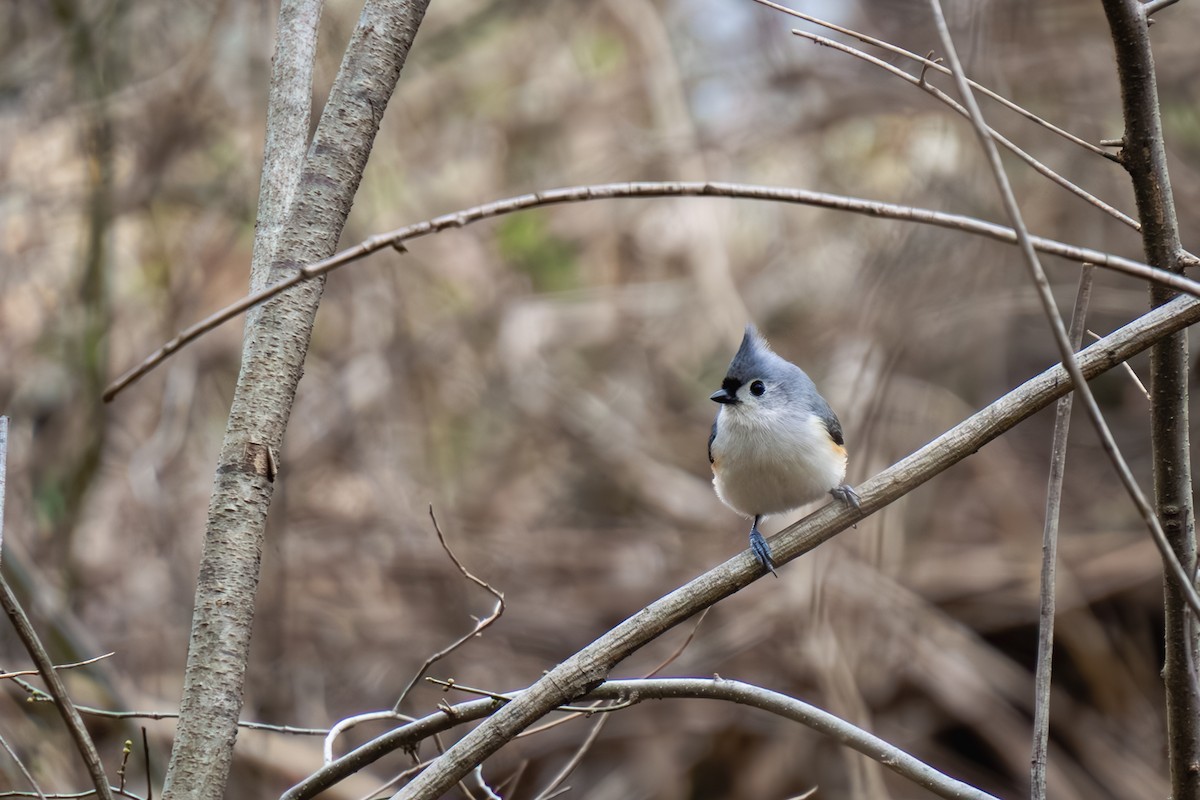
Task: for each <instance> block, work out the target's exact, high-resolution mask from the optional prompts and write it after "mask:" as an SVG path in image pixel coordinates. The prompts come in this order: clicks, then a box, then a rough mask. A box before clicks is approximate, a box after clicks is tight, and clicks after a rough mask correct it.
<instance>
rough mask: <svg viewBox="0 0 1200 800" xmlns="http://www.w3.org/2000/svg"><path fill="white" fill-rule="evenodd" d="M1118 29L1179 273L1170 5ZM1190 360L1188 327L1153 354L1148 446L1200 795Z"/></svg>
mask: <svg viewBox="0 0 1200 800" xmlns="http://www.w3.org/2000/svg"><path fill="white" fill-rule="evenodd" d="M1102 5H1103V7H1104V14H1105V17H1106V18H1107V19H1108V26H1109V29H1110V31H1111V33H1112V41H1113V49H1114V53H1115V55H1116V60H1117V77H1118V78H1119V80H1120V83H1121V108H1122V112H1123V116H1124V120H1125V130H1124V132H1123V135H1122V137H1121V139H1122V142H1123V144H1122V147H1121V164H1122V165H1123V166H1124V167H1125V169H1126V170H1127V171H1128V172H1129V177H1130V181H1131V183H1132V186H1133V194H1134V199H1135V200H1136V201H1137V208H1138V216H1139V217H1140V218H1141V220H1142V248H1143V252H1144V253H1145V257H1146V260H1147V261H1149V262H1151V263H1153V264H1156V265H1158V266H1160V267H1164V268H1166V269H1168V270H1172V271H1175V272H1182V271H1183V269H1184V265H1185V263H1186V259H1185V255H1186V254H1185V253H1184V252H1183V247H1182V243H1181V239H1180V231H1179V219H1178V216H1177V214H1176V210H1175V198H1174V193H1173V191H1172V188H1171V176H1170V173H1169V171H1168V169H1167V151H1166V144H1165V141H1164V138H1163V137H1164V134H1163V126H1162V115H1161V109H1160V107H1159V98H1158V83H1157V78H1156V76H1155V65H1154V53H1153V51H1152V49H1151V47H1150V33H1149V24H1150V21H1149V19H1148V17H1147V15H1148V14H1149V13H1150V12H1151V10H1153V9H1157V8H1165V5H1163V4H1155V3H1149V4H1148V5H1145V6H1143V5H1142V4H1141V3H1139V2H1137V0H1103V2H1102ZM1174 296H1175V293H1174V292H1172V291H1170V290H1167V289H1163V288H1162V287H1159V286H1155V285H1151V287H1150V305H1151V306H1158V305H1161V304H1162V303H1166V302H1168V301H1169V300H1170V299H1171V298H1172V297H1174ZM1190 376H1191V356H1190V353H1189V346H1188V337H1187V334H1186V332H1181V333H1179V334H1176V335H1175V336H1171V337H1169V338H1167V339H1164V340H1163V341H1161V342H1159V343H1158V344H1156V345H1155V346H1154V349H1153V350H1151V351H1150V392H1151V395H1152V400H1151V403H1150V445H1151V452H1152V455H1153V463H1154V495H1155V497H1154V499H1155V507H1156V508H1157V510H1158V515H1159V517H1161V521H1162V527H1163V529H1164V532H1165V535H1166V541H1167V549H1168V550H1169V553H1170V555H1169V557H1168V555H1167V554H1166V553H1164V555H1163V560H1164V565H1165V566H1166V567H1167V568H1171V567H1172V565H1173V564H1175V563H1179V564H1182V565H1183V573H1184V578H1183V579H1182V580H1179V581H1167V582H1166V584H1165V585H1164V587H1163V628H1164V631H1163V634H1164V645H1165V649H1164V656H1163V668H1162V677H1163V688H1164V694H1165V700H1166V711H1167V714H1166V717H1167V753H1168V761H1169V766H1170V775H1171V796H1172V797H1175V798H1192V800H1194V799H1195V798H1197V797H1200V770H1198V769H1197V766H1196V765H1197V764H1198V763H1200V691H1198V690H1197V687H1196V682H1195V680H1194V672H1193V666H1194V664H1195V662H1196V660H1197V657H1198V656H1200V639H1198V638H1197V626H1196V625H1195V624H1193V623H1194V620H1193V619H1189V614H1188V607H1189V606H1190V607H1191V610H1192V615H1191V616H1193V617H1196V618H1200V611H1197V610H1196V607H1195V605H1194V604H1193V603H1192V600H1191V598H1192V597H1193V596H1194V595H1195V580H1196V572H1195V569H1196V519H1195V503H1194V498H1193V495H1192V460H1191V459H1192V447H1191V437H1190V433H1189V430H1190V422H1189V416H1190V413H1191V411H1190V407H1191V402H1190V399H1189V393H1190V392H1189V383H1190V381H1189V378H1190Z"/></svg>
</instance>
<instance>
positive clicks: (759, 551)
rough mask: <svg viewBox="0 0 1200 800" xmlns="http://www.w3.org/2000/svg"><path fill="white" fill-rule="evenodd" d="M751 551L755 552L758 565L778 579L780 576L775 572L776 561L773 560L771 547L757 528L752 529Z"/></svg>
mask: <svg viewBox="0 0 1200 800" xmlns="http://www.w3.org/2000/svg"><path fill="white" fill-rule="evenodd" d="M750 550H751V551H753V553H754V555H755V557H756V558H758V563H760V564H762V565H763V568H764V569H766V570H767V571H768V572H770V573H771V574H772V575H774V576H775V577H776V578H778V577H779V574H778V573H777V572H775V561H774V560H773V559H772V558H771V546H770V545H769V544H767V540H766V539H764V538H763V535H762V533H760V532H759V530H758V528H757V527H754V528H751V529H750Z"/></svg>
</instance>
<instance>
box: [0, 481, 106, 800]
mask: <svg viewBox="0 0 1200 800" xmlns="http://www.w3.org/2000/svg"><path fill="white" fill-rule="evenodd" d="M0 463H2V462H0ZM0 606H3V608H4V613H5V614H7V615H8V619H9V621H10V622H12V624H13V627H14V628H15V629H16V631H17V636H18V637H19V638H20V639H21V644H23V645H24V646H25V651H26V652H27V653H29V657H30V658H32V659H33V663H34V664H36V665H37V668H38V672H40V673H41V675H42V680H43V681H45V682H46V689H47V690H48V691H49V693H50V696H51V697H52V698H54V705H55V707H56V708H57V709H58V713H59V715H60V716H61V717H62V719H63V723H65V724H66V726H67V732H68V733H70V734H71V739H72V741H74V742H75V748H76V749H77V750H78V751H79V756H80V758H82V759H83V763H84V766H86V767H87V771H88V775H90V776H91V778H92V785H93V786H95V788H96V795H97V796H98V797H99V798H100V800H112V796H113V793H112V789H111V788H110V787H109V785H108V776H106V775H105V774H104V765H103V764H102V763H101V762H100V754H99V753H98V752H96V745H95V743H94V742H93V741H92V737H91V735H90V734H89V733H88V731H87V728H86V727H85V726H84V724H83V718H82V717H80V716H79V711H78V710H77V709H76V708H75V705H74V704H73V703H72V702H71V698H70V696H69V695H68V694H67V687H66V686H65V685H64V684H63V682H62V678H60V677H59V676H58V673H57V672H55V671H54V662H53V661H51V660H50V656H49V654H48V653H47V652H46V648H45V647H43V646H42V641H41V639H40V638H39V637H38V635H37V631H35V630H34V629H33V625H32V624H31V623H30V622H29V617H28V616H26V614H25V609H23V608H21V604H20V602H18V600H17V596H16V595H15V594H13V590H12V587H11V586H9V585H8V581H7V580H6V579H5V578H4V576H3V575H2V574H0Z"/></svg>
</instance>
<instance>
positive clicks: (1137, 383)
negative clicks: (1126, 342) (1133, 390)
mask: <svg viewBox="0 0 1200 800" xmlns="http://www.w3.org/2000/svg"><path fill="white" fill-rule="evenodd" d="M1087 335H1088V336H1090V337H1092V339H1094V340H1095V341H1100V334H1098V333H1096V332H1094V331H1091V330H1089V331H1088V332H1087ZM1121 366H1122V367H1124V368H1125V372H1127V373H1129V378H1130V379H1131V380H1132V381H1133V383H1134V385H1135V386H1137V388H1138V391H1139V392H1141V393H1142V394H1143V395H1144V396H1145V398H1146V401H1147V402H1149V401H1150V390H1149V389H1147V388H1146V384H1144V383H1142V379H1141V378H1139V377H1138V374H1137V373H1136V372H1135V371H1134V369H1133V367H1132V366H1131V365H1130V363H1129V362H1128V361H1126V362H1125V363H1124V364H1122V365H1121Z"/></svg>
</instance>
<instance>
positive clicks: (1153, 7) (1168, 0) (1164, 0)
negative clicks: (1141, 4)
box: [1145, 0, 1179, 17]
mask: <svg viewBox="0 0 1200 800" xmlns="http://www.w3.org/2000/svg"><path fill="white" fill-rule="evenodd" d="M1178 2H1179V0H1150V2H1149V3H1146V6H1145V12H1146V16H1147V17H1149V16H1150V15H1151V14H1153V13H1155V12H1156V11H1162V10H1163V9H1164V8H1166V7H1167V6H1173V5H1175V4H1176V3H1178Z"/></svg>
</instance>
